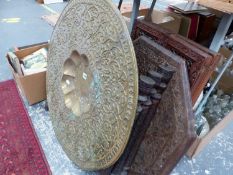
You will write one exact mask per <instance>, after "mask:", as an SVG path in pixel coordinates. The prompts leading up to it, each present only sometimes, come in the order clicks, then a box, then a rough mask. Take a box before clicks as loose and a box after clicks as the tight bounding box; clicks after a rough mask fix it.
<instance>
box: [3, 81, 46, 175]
mask: <svg viewBox="0 0 233 175" xmlns="http://www.w3.org/2000/svg"><path fill="white" fill-rule="evenodd" d="M0 99H1V105H0V174H1V175H18V174H19V175H21V174H28V175H29V174H38V175H48V174H50V170H49V167H48V165H47V161H46V159H45V157H44V154H43V152H42V149H41V147H40V144H39V142H38V140H37V137H36V135H35V132H34V130H33V128H32V124H31V121H30V119H29V116H28V114H27V112H26V111H25V108H24V106H23V102H22V100H21V99H20V96H19V94H18V91H17V88H16V85H15V83H14V81H13V80H9V81H5V82H2V83H0Z"/></svg>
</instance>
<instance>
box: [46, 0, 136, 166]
mask: <svg viewBox="0 0 233 175" xmlns="http://www.w3.org/2000/svg"><path fill="white" fill-rule="evenodd" d="M48 57H49V61H48V72H47V91H48V93H47V94H48V96H47V97H48V104H49V109H50V116H51V119H52V123H53V128H54V131H55V133H56V136H57V138H58V140H59V142H60V144H61V145H62V148H63V150H64V151H65V152H66V154H67V156H68V157H69V158H70V159H71V160H72V161H73V162H74V163H75V164H76V165H78V166H79V167H80V168H81V169H83V170H99V169H104V168H107V167H110V166H111V165H113V164H114V163H115V162H116V161H117V160H118V158H119V157H120V155H121V154H122V152H123V151H124V148H125V146H126V144H127V142H128V139H129V135H130V132H131V128H132V126H133V122H134V118H135V112H136V106H137V97H138V78H137V76H138V74H137V64H136V58H135V53H134V48H133V45H132V41H131V38H130V36H129V33H128V30H127V27H126V25H125V22H124V21H123V19H122V17H121V15H120V13H119V11H118V10H117V9H116V8H115V7H114V5H112V4H111V2H110V1H108V0H96V1H93V0H73V1H70V3H69V4H68V5H67V7H66V8H65V9H64V11H63V12H62V14H61V17H60V19H59V20H58V22H57V25H56V27H55V29H54V32H53V35H52V38H51V43H50V49H49V55H48Z"/></svg>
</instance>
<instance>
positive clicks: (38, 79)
mask: <svg viewBox="0 0 233 175" xmlns="http://www.w3.org/2000/svg"><path fill="white" fill-rule="evenodd" d="M43 47H46V48H48V44H40V45H36V46H31V47H28V48H24V49H21V50H18V51H16V52H15V55H16V56H17V57H18V58H19V59H22V58H24V57H25V56H27V55H29V54H31V53H33V52H35V51H37V50H39V49H40V48H43ZM7 60H8V63H9V66H10V69H11V71H12V74H13V76H14V79H15V81H16V82H17V84H18V86H19V88H20V89H21V90H22V92H23V94H24V95H25V97H26V98H27V100H28V102H29V104H30V105H32V104H35V103H37V102H40V101H42V100H45V99H46V71H44V72H39V73H35V74H32V75H26V76H24V75H19V74H18V73H16V72H15V71H14V69H13V67H12V65H11V62H10V59H9V56H8V55H7Z"/></svg>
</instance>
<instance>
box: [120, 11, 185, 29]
mask: <svg viewBox="0 0 233 175" xmlns="http://www.w3.org/2000/svg"><path fill="white" fill-rule="evenodd" d="M148 11H149V9H142V10H139V15H138V17H139V18H141V17H145V16H146V15H147V13H148ZM122 15H123V17H124V18H125V20H126V24H127V26H128V25H129V22H130V16H131V12H126V13H122ZM151 20H152V21H151V22H152V23H155V24H158V25H160V26H162V27H164V28H166V29H168V30H170V31H172V32H174V33H178V32H179V29H180V23H181V17H179V16H171V15H170V14H169V12H165V11H160V10H155V9H154V10H153V12H152V14H151Z"/></svg>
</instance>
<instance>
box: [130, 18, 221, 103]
mask: <svg viewBox="0 0 233 175" xmlns="http://www.w3.org/2000/svg"><path fill="white" fill-rule="evenodd" d="M142 35H145V36H147V37H149V38H151V39H152V40H154V41H156V42H157V43H159V44H160V45H162V46H164V47H165V48H167V49H169V50H170V51H172V52H175V53H176V54H177V55H179V56H181V57H182V58H183V59H184V60H185V61H186V65H187V69H188V74H189V83H190V88H191V96H192V102H193V104H194V103H195V102H196V100H197V98H198V97H199V95H200V93H201V92H202V90H203V88H204V87H205V85H206V83H207V82H208V80H209V79H210V76H211V74H212V73H213V71H214V70H215V68H216V66H217V63H218V61H219V59H220V55H219V54H216V53H214V52H212V51H210V50H209V49H207V48H204V47H202V46H201V45H199V44H197V43H195V42H193V41H191V40H189V39H187V38H184V37H182V36H180V35H177V34H173V33H171V32H170V31H167V30H166V29H163V28H161V27H160V26H159V25H156V24H153V23H150V22H147V21H143V20H137V21H136V22H135V26H134V30H133V32H132V39H133V40H134V39H137V38H138V37H139V36H142Z"/></svg>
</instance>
